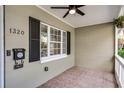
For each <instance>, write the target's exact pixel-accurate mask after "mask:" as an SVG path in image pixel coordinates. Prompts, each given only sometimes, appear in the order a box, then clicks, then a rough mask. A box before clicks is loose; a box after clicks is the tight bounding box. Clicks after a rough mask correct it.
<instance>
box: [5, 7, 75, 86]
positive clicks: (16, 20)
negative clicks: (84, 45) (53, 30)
mask: <svg viewBox="0 0 124 93" xmlns="http://www.w3.org/2000/svg"><path fill="white" fill-rule="evenodd" d="M5 13H6V15H5V22H6V26H5V29H6V30H5V49H6V50H11V54H12V55H11V56H6V87H37V86H39V85H41V84H43V83H45V82H46V81H48V80H49V79H51V78H53V77H55V76H56V75H58V74H60V73H62V72H63V71H65V70H66V69H69V68H71V67H72V66H74V61H75V51H74V50H75V47H74V45H75V32H74V28H72V27H70V26H68V25H67V24H65V23H63V22H61V21H60V20H58V19H56V18H54V17H53V16H51V15H49V14H47V13H46V12H44V11H42V10H41V9H39V8H37V7H36V6H5ZM29 16H32V17H34V18H37V19H40V20H41V21H43V22H45V23H47V24H50V25H52V26H55V27H57V28H60V29H62V30H65V31H70V32H71V55H69V56H68V57H66V58H63V59H60V60H55V61H51V62H47V63H42V64H41V63H40V61H38V62H32V63H29V56H28V55H29ZM10 28H18V29H21V30H23V31H24V32H25V34H24V35H23V36H22V35H15V34H10V33H9V29H10ZM13 48H25V49H26V58H25V59H24V61H25V62H24V67H23V68H20V69H17V70H14V69H13V66H14V60H13V53H12V49H13ZM45 66H48V67H49V71H48V72H45V71H44V69H43V68H44V67H45Z"/></svg>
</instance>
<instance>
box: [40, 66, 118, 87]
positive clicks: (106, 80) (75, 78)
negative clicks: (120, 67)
mask: <svg viewBox="0 0 124 93" xmlns="http://www.w3.org/2000/svg"><path fill="white" fill-rule="evenodd" d="M115 87H117V84H116V81H115V77H114V74H113V73H108V72H101V71H96V70H90V69H84V68H80V67H73V68H71V69H69V70H67V71H65V72H63V73H62V74H60V75H59V76H57V77H55V78H53V79H51V80H49V81H48V82H46V83H45V84H43V85H41V86H39V88H115Z"/></svg>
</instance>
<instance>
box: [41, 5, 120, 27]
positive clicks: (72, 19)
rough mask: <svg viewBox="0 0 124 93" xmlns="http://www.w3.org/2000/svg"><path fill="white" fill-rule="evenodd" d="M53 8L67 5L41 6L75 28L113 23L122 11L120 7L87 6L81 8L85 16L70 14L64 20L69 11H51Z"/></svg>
mask: <svg viewBox="0 0 124 93" xmlns="http://www.w3.org/2000/svg"><path fill="white" fill-rule="evenodd" d="M51 6H67V5H40V6H39V7H40V8H41V9H43V10H44V11H46V12H48V13H49V14H51V15H53V16H55V17H57V18H58V19H60V20H62V21H64V22H65V23H67V24H69V25H70V26H72V27H74V28H77V27H83V26H89V25H95V24H101V23H106V22H112V21H113V18H116V17H117V16H118V13H119V9H120V6H119V5H86V6H84V7H81V8H79V9H80V10H81V11H83V12H84V13H85V15H84V16H81V15H79V14H77V13H76V14H74V15H70V14H69V15H68V16H67V17H66V18H63V15H64V14H65V13H66V12H67V10H66V9H51V8H50V7H51Z"/></svg>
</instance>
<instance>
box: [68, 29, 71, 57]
mask: <svg viewBox="0 0 124 93" xmlns="http://www.w3.org/2000/svg"><path fill="white" fill-rule="evenodd" d="M70 54H71V33H70V32H69V31H67V55H70Z"/></svg>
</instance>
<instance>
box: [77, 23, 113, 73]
mask: <svg viewBox="0 0 124 93" xmlns="http://www.w3.org/2000/svg"><path fill="white" fill-rule="evenodd" d="M75 34H76V36H75V38H76V40H75V49H76V50H75V52H76V61H75V62H76V65H77V66H81V67H84V68H90V69H97V70H102V71H108V72H112V71H113V68H114V67H113V66H114V61H113V55H114V31H113V26H112V23H105V24H99V25H94V26H87V27H81V28H77V29H76V31H75Z"/></svg>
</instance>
